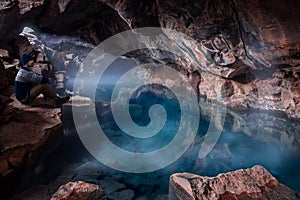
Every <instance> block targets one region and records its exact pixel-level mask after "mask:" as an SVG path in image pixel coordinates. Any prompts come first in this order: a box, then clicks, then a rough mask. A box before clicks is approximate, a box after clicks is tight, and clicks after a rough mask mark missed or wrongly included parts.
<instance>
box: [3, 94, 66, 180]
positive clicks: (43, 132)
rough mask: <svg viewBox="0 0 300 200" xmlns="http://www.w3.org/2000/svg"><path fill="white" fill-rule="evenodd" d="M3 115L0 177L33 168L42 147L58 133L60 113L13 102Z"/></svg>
mask: <svg viewBox="0 0 300 200" xmlns="http://www.w3.org/2000/svg"><path fill="white" fill-rule="evenodd" d="M2 114H3V113H2ZM4 114H5V115H4ZM4 114H3V117H2V116H1V121H2V123H1V125H0V135H1V137H0V138H1V139H0V151H1V153H0V160H1V168H0V175H1V176H6V175H8V174H10V173H11V172H13V171H15V170H19V169H21V168H23V167H26V166H32V165H34V164H35V163H36V162H37V160H38V157H39V156H40V154H41V152H42V151H43V150H45V149H44V148H45V146H46V145H47V144H50V142H51V141H53V139H54V138H58V136H59V135H60V134H61V133H62V123H61V120H60V109H47V108H41V107H39V108H33V107H30V106H26V105H22V104H21V103H19V102H17V101H16V100H15V101H13V102H12V103H10V104H9V105H8V106H6V108H5V110H4Z"/></svg>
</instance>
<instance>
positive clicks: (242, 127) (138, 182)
mask: <svg viewBox="0 0 300 200" xmlns="http://www.w3.org/2000/svg"><path fill="white" fill-rule="evenodd" d="M41 39H43V40H45V41H48V43H47V45H48V46H51V47H52V48H53V49H54V51H53V49H52V50H51V51H50V50H49V51H48V53H49V57H50V60H51V61H52V62H54V63H58V64H57V65H60V63H61V60H62V58H60V57H59V56H56V53H55V52H62V51H64V50H66V49H68V47H69V46H70V44H69V43H66V42H63V44H64V46H62V45H61V42H62V39H61V38H54V39H52V40H50V39H48V38H47V35H42V36H41ZM56 45H57V46H56ZM71 46H72V45H71ZM74 49H75V47H74V45H73V50H74ZM90 49H91V47H86V49H84V48H83V47H82V48H81V49H78V48H77V50H78V52H81V51H85V52H89V51H90ZM70 52H71V51H70ZM46 53H47V51H46ZM71 53H72V52H71ZM51 55H52V57H51ZM76 56H77V55H76V53H75V54H74V55H73V57H72V56H71V57H72V60H76ZM79 58H80V57H78V59H79ZM73 64H74V66H75V67H74V70H70V71H67V74H66V75H67V79H66V80H65V85H64V86H65V89H67V90H70V91H71V90H72V88H73V84H74V78H75V77H74V76H75V74H76V72H77V70H78V64H76V63H72V62H71V64H70V63H68V66H70V65H73ZM136 65H137V63H136V62H135V60H133V59H128V58H119V59H117V60H116V61H114V62H113V63H112V64H111V65H110V67H109V69H108V70H107V71H106V72H105V73H104V75H103V76H102V79H100V80H93V79H90V77H84V78H85V82H86V84H87V85H88V84H90V83H95V82H98V83H99V84H98V87H97V92H96V99H95V100H96V113H97V117H98V121H99V126H101V128H102V129H103V130H104V132H105V134H106V136H107V137H108V138H109V139H110V141H112V142H113V143H114V144H115V145H117V146H119V147H120V148H122V149H124V150H126V151H130V152H136V153H144V152H145V153H146V152H153V151H155V150H157V149H160V148H162V147H163V146H165V145H167V144H168V143H169V142H170V141H171V140H172V139H173V138H174V137H175V134H176V133H177V130H178V124H179V121H180V116H181V109H180V106H179V104H178V101H177V99H176V98H175V96H174V95H173V94H172V92H171V91H169V92H167V94H168V96H167V97H166V96H162V95H158V93H160V92H159V91H160V90H161V89H164V90H166V91H167V89H166V88H158V87H155V86H153V85H152V86H151V85H146V86H145V87H142V88H139V89H138V90H137V91H136V92H135V93H134V95H133V96H132V98H131V99H130V101H129V103H130V106H129V113H130V115H131V117H132V120H133V121H134V122H135V123H136V124H137V125H139V126H146V125H147V124H149V123H150V117H149V108H150V107H151V106H152V105H154V104H159V105H162V106H163V107H164V108H165V109H166V112H167V119H166V123H165V125H164V127H163V129H162V130H161V131H160V132H159V133H158V134H157V135H155V136H153V137H150V138H146V139H140V138H134V137H132V136H130V135H128V134H126V133H124V132H122V130H120V128H119V127H118V126H117V124H116V122H115V120H114V117H113V115H112V112H111V107H110V105H109V104H108V103H110V100H111V96H112V90H113V89H114V86H115V83H116V82H117V81H118V80H119V79H120V77H121V76H122V75H123V74H124V73H126V72H127V71H128V70H130V69H132V68H133V67H135V66H136ZM70 69H71V68H70ZM76 69H77V70H76ZM84 92H85V91H82V93H80V94H81V95H83V96H84V95H85V93H84ZM164 94H165V93H164ZM170 97H171V98H170ZM199 105H200V108H201V109H200V116H201V119H200V120H199V128H198V132H197V135H196V138H195V140H194V141H193V143H192V144H191V146H190V147H189V149H188V150H187V151H186V152H185V153H184V154H183V155H182V156H181V157H180V158H179V159H178V160H176V161H175V162H173V163H172V164H170V165H169V166H167V167H165V168H163V169H160V170H158V171H154V172H150V173H142V174H133V173H124V172H120V171H117V170H114V169H111V168H109V167H106V166H105V165H103V164H101V163H100V162H99V161H97V160H96V159H94V158H93V157H92V156H91V155H90V154H89V153H88V152H87V150H86V148H85V147H84V145H83V144H82V142H81V141H80V139H79V137H78V133H77V131H76V129H75V125H74V122H73V120H72V110H71V108H70V107H64V108H63V110H62V112H63V124H64V141H63V142H62V144H61V145H60V146H59V147H58V148H57V150H56V151H55V152H54V153H53V154H51V155H50V156H49V157H48V158H47V159H46V160H45V161H44V163H42V164H41V165H46V166H50V167H47V168H45V169H42V170H41V171H40V172H39V173H38V174H36V175H35V176H34V177H32V179H30V181H28V180H27V179H26V178H23V179H22V178H21V180H23V182H24V184H25V185H26V184H28V182H31V184H36V185H38V184H41V183H49V182H50V183H51V181H52V179H53V178H54V179H55V178H56V177H57V176H58V174H60V173H61V172H63V171H64V170H65V169H69V168H71V169H72V167H73V166H78V164H80V165H84V164H86V163H93V164H95V165H97V166H98V167H99V169H101V170H99V171H101V173H100V172H99V174H97V175H96V176H95V175H90V176H78V175H77V174H75V175H74V176H73V177H72V180H82V181H87V182H94V183H98V184H100V185H101V183H102V182H101V181H102V180H103V179H105V178H106V177H109V178H112V179H114V180H117V181H118V182H121V183H124V184H125V185H126V186H127V188H130V189H132V190H134V192H135V195H136V196H143V195H146V196H148V197H149V199H155V197H156V196H157V195H158V194H167V193H168V182H169V177H170V175H171V174H173V173H177V172H190V173H195V174H199V175H203V176H215V175H217V174H219V173H222V172H228V171H232V170H236V169H240V168H249V167H252V166H254V165H262V166H264V167H265V168H266V169H268V170H269V171H270V172H271V173H272V174H273V175H274V176H275V177H276V178H278V179H279V181H280V182H282V183H283V184H286V185H287V186H288V187H290V188H292V189H293V190H295V191H297V192H300V185H299V182H300V174H299V169H300V154H299V150H300V125H299V124H298V123H296V122H291V121H288V120H287V119H285V118H281V117H279V116H273V115H270V114H266V113H264V112H257V111H253V112H249V113H235V112H233V111H229V110H226V109H225V108H224V109H223V111H224V112H225V113H226V112H227V114H226V120H225V125H224V127H221V128H222V134H221V135H220V138H219V139H218V142H217V143H216V145H215V146H214V148H213V150H212V151H211V152H210V153H209V154H208V155H207V156H206V157H204V158H203V159H200V158H199V150H200V149H201V145H202V144H203V141H204V139H205V136H206V134H207V130H208V128H209V124H210V123H214V124H215V125H216V127H219V126H218V118H217V117H216V116H214V115H215V114H216V113H212V110H213V109H212V108H213V107H217V105H213V104H210V103H207V102H205V101H203V100H199ZM90 114H91V112H90V110H86V109H85V108H83V109H82V115H83V116H87V117H86V118H87V119H88V116H89V115H90ZM90 125H91V124H90V122H89V121H88V120H87V121H86V123H85V124H84V126H85V127H89V126H90ZM83 128H84V127H83ZM108 156H109V155H108ZM149 162H151V163H154V164H155V163H159V162H161V160H159V159H156V160H151V161H149ZM51 166H52V167H51ZM47 169H51V170H52V171H51V172H50V174H52V177H51V178H52V179H51V178H49V175H47V174H48V173H49V170H47ZM74 170H75V167H74ZM74 170H73V171H74ZM72 180H68V181H72ZM26 181H27V182H26ZM21 182H22V181H21ZM57 187H58V186H57Z"/></svg>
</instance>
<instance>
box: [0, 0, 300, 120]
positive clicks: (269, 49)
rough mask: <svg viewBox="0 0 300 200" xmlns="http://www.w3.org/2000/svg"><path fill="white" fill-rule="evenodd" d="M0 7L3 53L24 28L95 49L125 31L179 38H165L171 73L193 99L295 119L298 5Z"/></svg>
mask: <svg viewBox="0 0 300 200" xmlns="http://www.w3.org/2000/svg"><path fill="white" fill-rule="evenodd" d="M0 6H1V7H0V9H1V14H0V16H1V22H0V26H1V30H2V31H1V33H0V39H1V40H2V41H4V42H2V43H3V44H2V43H1V44H0V46H1V47H3V48H4V47H7V46H9V45H8V43H7V42H5V41H6V39H7V40H8V39H12V38H15V37H16V36H17V33H19V32H20V31H21V29H22V24H24V22H29V23H27V24H28V25H32V26H34V27H37V29H38V31H39V32H46V33H49V34H56V35H64V36H65V35H69V36H72V37H75V38H76V39H81V40H84V41H86V42H88V43H90V44H93V45H95V44H98V43H99V42H101V41H103V40H104V39H106V38H108V37H109V36H111V35H113V34H116V33H119V32H121V31H124V30H127V29H129V28H136V27H147V26H161V27H164V28H168V29H173V30H177V31H179V32H182V33H184V34H185V35H186V36H188V37H184V38H178V35H176V34H175V35H168V34H167V33H166V34H167V36H168V37H169V38H171V39H172V40H173V41H175V43H176V44H177V46H178V48H179V49H181V51H182V52H185V55H186V58H185V59H182V60H179V61H177V63H176V65H172V66H173V67H175V68H176V69H179V71H181V72H182V73H183V74H185V75H186V76H187V77H188V79H189V80H190V81H191V84H192V85H193V87H194V89H195V91H196V92H197V93H198V94H200V95H201V96H204V97H207V98H208V99H209V100H212V101H216V102H218V103H221V104H223V105H226V106H228V107H231V108H235V109H246V108H248V107H251V108H259V109H267V110H278V111H283V112H285V113H286V114H287V115H288V116H289V117H291V118H299V117H300V103H299V102H300V99H299V98H300V97H299V84H300V83H299V79H300V75H299V73H300V69H299V64H300V56H299V48H300V42H299V38H300V35H299V34H300V31H299V30H300V24H299V20H298V19H299V18H300V16H299V15H300V13H299V12H298V10H299V7H300V5H299V2H298V1H292V0H289V1H285V2H283V1H280V0H275V1H273V0H267V1H263V2H262V1H258V0H254V1H247V2H245V1H243V0H224V1H223V0H204V1H187V0H176V1H173V0H158V1H153V0H151V1H134V0H122V1H121V0H100V1H97V0H88V1H79V0H54V1H50V0H44V1H43V0H41V1H30V0H29V1H20V3H19V4H17V3H16V1H14V0H6V1H3V3H1V5H0ZM20 8H21V9H20ZM22 13H24V14H22ZM51 40H56V37H54V36H53V35H52V36H51V35H50V36H49V38H46V40H45V42H46V41H51ZM61 45H62V46H64V45H63V44H61ZM65 46H67V44H65ZM66 49H70V48H66ZM71 49H72V48H71ZM5 50H9V49H8V48H6V49H5V48H4V51H1V52H3V53H4V54H5ZM55 52H56V51H53V52H51V53H55ZM9 53H10V51H9ZM71 53H72V52H70V51H68V52H59V56H60V57H61V60H60V62H59V63H55V65H56V66H61V65H62V63H64V62H65V61H66V63H69V61H68V59H66V58H67V57H72V55H71V56H70V54H71ZM67 55H68V56H67ZM147 56H149V57H152V58H155V60H157V59H158V58H157V57H156V56H159V55H158V53H157V51H153V50H152V51H151V53H150V54H148V55H147ZM74 57H76V56H74ZM77 60H78V59H77ZM170 60H171V59H169V61H170ZM165 63H168V62H165ZM11 65H13V64H11ZM66 66H72V65H71V64H68V65H66ZM77 67H78V66H77ZM208 80H218V81H217V82H216V83H214V81H213V83H212V82H211V81H210V82H209V81H208ZM223 90H224V91H223Z"/></svg>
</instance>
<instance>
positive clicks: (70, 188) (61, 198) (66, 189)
mask: <svg viewBox="0 0 300 200" xmlns="http://www.w3.org/2000/svg"><path fill="white" fill-rule="evenodd" d="M106 198H107V197H105V193H104V191H103V189H102V188H101V187H100V186H99V185H95V184H91V183H85V182H82V181H77V182H69V183H67V184H65V185H62V186H61V187H60V188H59V189H58V190H57V192H56V193H55V194H54V195H53V196H52V197H51V200H72V199H78V200H88V199H106Z"/></svg>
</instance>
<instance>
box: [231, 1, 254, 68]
mask: <svg viewBox="0 0 300 200" xmlns="http://www.w3.org/2000/svg"><path fill="white" fill-rule="evenodd" d="M230 1H231V7H232V11H233V12H234V13H235V18H236V21H237V24H238V30H239V35H240V38H241V41H242V43H243V49H244V51H245V55H246V57H247V59H249V60H250V61H251V62H253V61H252V59H251V58H250V56H249V55H248V53H247V48H246V43H245V40H244V35H243V30H242V25H241V22H240V18H239V14H238V11H237V8H236V5H235V2H234V0H230Z"/></svg>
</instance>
